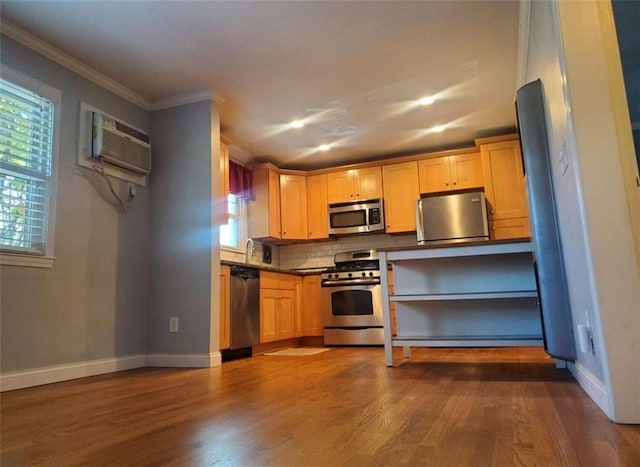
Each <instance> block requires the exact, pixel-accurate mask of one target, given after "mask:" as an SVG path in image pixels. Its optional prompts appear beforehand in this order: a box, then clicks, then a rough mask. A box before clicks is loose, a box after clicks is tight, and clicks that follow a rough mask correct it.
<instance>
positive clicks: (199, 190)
mask: <svg viewBox="0 0 640 467" xmlns="http://www.w3.org/2000/svg"><path fill="white" fill-rule="evenodd" d="M219 127H220V124H219V112H218V109H217V106H216V105H215V104H214V103H213V102H211V101H208V102H198V103H195V104H189V105H184V106H181V107H175V108H171V109H166V110H161V111H157V112H154V113H153V115H152V134H153V136H154V145H155V146H154V147H155V148H157V149H156V150H154V159H153V178H152V179H151V184H150V190H151V197H152V199H153V204H152V209H151V223H150V234H151V237H150V238H151V253H150V287H149V319H148V349H147V350H148V353H150V354H191V355H193V354H197V355H203V354H207V355H208V354H209V353H210V352H213V351H217V350H218V349H217V343H218V338H217V336H214V335H213V332H212V325H215V330H216V331H217V329H218V326H217V324H216V323H217V321H216V320H217V319H218V307H215V310H213V314H212V304H215V303H217V299H216V298H214V300H212V297H217V296H218V292H217V291H218V289H217V288H214V287H213V284H215V283H219V281H218V280H217V277H218V275H219V269H218V265H217V262H219V249H218V248H217V247H215V248H213V250H215V251H212V237H215V243H216V244H217V236H216V235H217V229H212V227H211V225H212V222H211V219H212V201H211V200H212V182H213V184H214V187H213V189H214V190H216V191H215V192H216V193H217V189H218V188H217V187H218V184H217V180H216V179H214V180H212V178H211V173H212V154H215V155H216V158H215V161H214V162H213V163H214V164H215V165H214V167H218V165H217V160H218V159H217V154H218V152H219ZM216 173H217V172H216ZM214 230H215V232H214ZM216 254H217V255H218V256H217V261H216V262H215V263H214V268H213V270H212V256H214V257H215V255H216ZM214 260H215V258H214ZM212 277H215V278H216V280H215V281H212ZM172 316H176V317H178V318H179V331H178V332H177V333H169V318H170V317H172ZM212 316H214V317H213V318H212ZM214 337H215V342H212V339H213V338H214Z"/></svg>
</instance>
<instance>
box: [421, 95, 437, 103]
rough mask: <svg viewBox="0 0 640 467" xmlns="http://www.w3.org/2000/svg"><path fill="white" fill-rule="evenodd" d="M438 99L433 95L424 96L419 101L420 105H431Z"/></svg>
mask: <svg viewBox="0 0 640 467" xmlns="http://www.w3.org/2000/svg"><path fill="white" fill-rule="evenodd" d="M435 101H436V100H435V99H434V98H433V97H432V96H427V97H423V98H422V99H420V100H419V101H418V103H419V104H420V105H431V104H433V103H434V102H435Z"/></svg>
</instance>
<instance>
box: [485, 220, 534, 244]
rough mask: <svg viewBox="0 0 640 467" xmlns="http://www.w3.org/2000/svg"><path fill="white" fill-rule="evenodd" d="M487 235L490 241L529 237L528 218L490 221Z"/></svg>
mask: <svg viewBox="0 0 640 467" xmlns="http://www.w3.org/2000/svg"><path fill="white" fill-rule="evenodd" d="M489 235H490V238H491V240H503V239H506V238H525V237H531V227H530V226H529V218H528V217H516V218H514V219H501V220H497V221H490V222H489Z"/></svg>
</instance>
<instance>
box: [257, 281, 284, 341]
mask: <svg viewBox="0 0 640 467" xmlns="http://www.w3.org/2000/svg"><path fill="white" fill-rule="evenodd" d="M280 292H281V291H280V290H275V289H260V342H261V343H264V342H273V341H277V340H278V339H279V337H278V321H277V316H278V305H279V301H280Z"/></svg>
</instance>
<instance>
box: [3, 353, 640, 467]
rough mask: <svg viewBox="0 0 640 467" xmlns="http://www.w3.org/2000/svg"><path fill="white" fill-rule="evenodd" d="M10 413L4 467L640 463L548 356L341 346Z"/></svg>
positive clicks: (85, 383)
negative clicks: (389, 361) (391, 355)
mask: <svg viewBox="0 0 640 467" xmlns="http://www.w3.org/2000/svg"><path fill="white" fill-rule="evenodd" d="M396 350H398V351H400V349H396ZM398 358H400V355H398ZM1 403H2V406H1V415H2V420H1V422H2V423H1V435H2V438H1V444H2V457H1V461H2V466H14V465H33V464H42V465H56V466H71V465H118V466H122V465H136V466H137V465H180V466H182V465H188V466H191V465H193V466H198V465H213V464H216V465H240V466H247V465H274V466H290V465H291V466H307V465H323V466H324V465H326V466H333V465H345V466H346V465H349V466H360V465H436V466H450V465H455V466H485V465H486V466H488V465H494V466H511V465H541V466H560V465H563V466H564V465H575V466H587V465H593V466H613V465H625V466H640V426H638V425H616V424H614V423H611V422H609V420H608V419H607V418H606V416H605V415H604V414H603V413H602V412H601V411H600V410H599V409H598V408H597V407H596V406H595V404H594V403H593V402H592V401H591V400H590V399H589V398H588V397H587V396H586V394H585V393H584V392H583V391H582V389H581V388H580V387H579V386H578V384H577V383H576V382H575V381H574V380H573V378H572V376H571V375H570V373H569V372H568V371H566V370H558V369H556V368H555V366H554V364H553V361H552V360H550V359H548V358H546V357H545V356H544V354H543V353H542V351H541V350H540V349H474V350H469V349H460V350H458V349H425V348H417V349H413V358H412V359H411V360H409V361H407V362H405V363H403V364H402V365H400V366H399V367H397V368H387V367H386V366H385V365H384V355H383V350H382V349H381V348H334V349H332V350H331V351H329V352H324V353H322V354H318V355H313V356H306V357H279V356H257V357H253V358H249V359H243V360H236V361H231V362H225V363H224V364H223V365H222V367H217V368H211V369H158V368H146V369H140V370H132V371H125V372H120V373H114V374H110V375H103V376H98V377H92V378H85V379H80V380H75V381H68V382H64V383H57V384H51V385H48V386H41V387H36V388H30V389H23V390H18V391H12V392H6V393H3V394H2V395H1Z"/></svg>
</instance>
